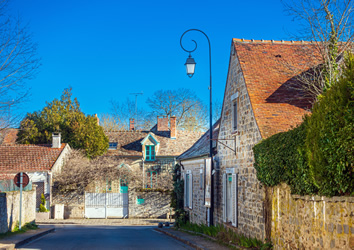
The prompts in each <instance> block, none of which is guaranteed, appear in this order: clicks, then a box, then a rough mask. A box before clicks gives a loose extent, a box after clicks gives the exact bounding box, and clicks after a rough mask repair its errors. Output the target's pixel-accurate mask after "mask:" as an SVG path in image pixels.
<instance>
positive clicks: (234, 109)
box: [231, 92, 238, 131]
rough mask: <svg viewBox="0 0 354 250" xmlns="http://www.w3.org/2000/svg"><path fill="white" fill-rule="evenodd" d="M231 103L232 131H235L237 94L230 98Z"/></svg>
mask: <svg viewBox="0 0 354 250" xmlns="http://www.w3.org/2000/svg"><path fill="white" fill-rule="evenodd" d="M231 103H232V130H233V131H237V122H238V121H237V120H238V119H237V118H238V117H237V115H238V92H236V93H235V94H233V95H232V96H231Z"/></svg>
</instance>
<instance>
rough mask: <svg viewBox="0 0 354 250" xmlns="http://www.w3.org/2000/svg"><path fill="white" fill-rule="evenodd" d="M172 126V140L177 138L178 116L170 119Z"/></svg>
mask: <svg viewBox="0 0 354 250" xmlns="http://www.w3.org/2000/svg"><path fill="white" fill-rule="evenodd" d="M170 124H171V139H176V138H177V121H176V116H171V117H170Z"/></svg>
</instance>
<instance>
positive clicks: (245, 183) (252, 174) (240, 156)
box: [214, 46, 265, 240]
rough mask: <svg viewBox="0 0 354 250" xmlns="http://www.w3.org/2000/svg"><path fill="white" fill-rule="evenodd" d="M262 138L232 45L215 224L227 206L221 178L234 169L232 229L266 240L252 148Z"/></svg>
mask: <svg viewBox="0 0 354 250" xmlns="http://www.w3.org/2000/svg"><path fill="white" fill-rule="evenodd" d="M236 96H238V97H237V99H236V100H237V103H238V112H237V116H238V126H237V131H234V130H233V125H232V116H233V112H232V104H233V100H234V99H235V97H236ZM220 139H221V140H220ZM225 139H227V140H225ZM261 139H262V138H261V134H260V132H259V129H258V126H257V123H256V120H255V118H254V114H253V110H252V105H251V102H250V98H249V96H248V91H247V88H246V84H245V81H244V78H243V73H242V70H241V67H240V64H239V61H238V58H237V54H236V52H235V51H234V47H233V46H232V47H231V57H230V64H229V72H228V78H227V83H226V88H225V94H224V102H223V110H222V115H221V124H220V131H219V143H218V150H217V151H218V155H217V161H218V164H217V166H219V167H220V171H218V172H217V174H216V175H215V192H214V201H215V209H214V221H215V222H216V223H223V209H224V204H223V202H222V201H223V199H222V180H221V179H222V176H223V173H225V170H226V168H229V169H230V168H234V172H235V173H237V174H238V194H237V195H238V204H237V206H238V226H237V228H233V229H234V230H235V231H236V232H238V233H241V234H244V235H247V236H251V237H256V238H258V239H262V240H264V239H265V216H264V214H265V213H264V210H265V208H264V201H265V192H264V189H263V188H262V187H261V185H260V182H259V181H258V179H257V177H256V170H255V169H254V167H253V163H254V156H253V150H252V147H253V146H254V145H255V144H256V143H258V142H259V141H260V140H261ZM220 141H221V142H223V143H224V144H226V145H227V146H229V147H231V148H236V153H235V152H234V151H232V150H231V149H229V148H227V147H225V146H224V145H222V144H221V143H220ZM228 226H229V225H228Z"/></svg>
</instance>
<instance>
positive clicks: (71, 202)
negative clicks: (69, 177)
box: [51, 192, 85, 219]
mask: <svg viewBox="0 0 354 250" xmlns="http://www.w3.org/2000/svg"><path fill="white" fill-rule="evenodd" d="M55 204H64V219H79V218H84V217H85V197H84V195H81V194H77V193H75V192H73V193H70V194H67V195H59V194H55V195H53V201H52V207H51V208H52V209H54V206H55ZM53 211H54V210H52V218H53V215H54V213H53Z"/></svg>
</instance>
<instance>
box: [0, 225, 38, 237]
mask: <svg viewBox="0 0 354 250" xmlns="http://www.w3.org/2000/svg"><path fill="white" fill-rule="evenodd" d="M36 229H38V225H36V224H35V223H26V224H25V225H24V226H22V228H21V230H20V229H19V225H18V222H17V224H16V226H15V228H14V230H12V231H11V232H10V231H9V232H6V233H2V234H0V239H4V238H7V237H10V236H12V235H15V234H22V233H24V232H27V231H29V230H36Z"/></svg>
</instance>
